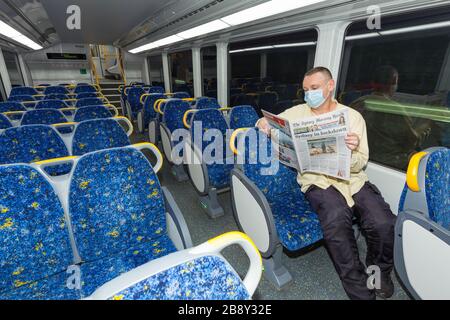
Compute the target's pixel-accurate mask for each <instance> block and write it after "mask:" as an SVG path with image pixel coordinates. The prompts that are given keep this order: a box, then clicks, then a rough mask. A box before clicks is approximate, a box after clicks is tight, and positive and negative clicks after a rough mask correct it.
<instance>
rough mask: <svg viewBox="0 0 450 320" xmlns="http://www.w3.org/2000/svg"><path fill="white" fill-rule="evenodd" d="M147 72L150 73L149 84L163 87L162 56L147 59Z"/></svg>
mask: <svg viewBox="0 0 450 320" xmlns="http://www.w3.org/2000/svg"><path fill="white" fill-rule="evenodd" d="M148 64H149V66H150V67H149V72H150V84H151V85H153V86H161V87H164V71H163V63H162V56H161V55H157V56H150V57H148Z"/></svg>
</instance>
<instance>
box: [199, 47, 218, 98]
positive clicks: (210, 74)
mask: <svg viewBox="0 0 450 320" xmlns="http://www.w3.org/2000/svg"><path fill="white" fill-rule="evenodd" d="M202 78H203V95H204V96H207V97H211V98H217V48H216V46H212V47H206V48H202Z"/></svg>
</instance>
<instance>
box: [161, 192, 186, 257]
mask: <svg viewBox="0 0 450 320" xmlns="http://www.w3.org/2000/svg"><path fill="white" fill-rule="evenodd" d="M162 191H163V195H164V200H165V204H166V212H167V214H168V215H169V216H170V218H171V220H172V221H173V224H174V225H171V224H170V223H168V225H167V228H168V230H167V231H168V234H169V237H170V238H171V239H172V241H173V242H174V243H175V246H176V247H177V249H179V250H180V249H188V248H192V246H193V245H192V239H191V234H190V232H189V229H188V226H187V223H186V220H185V219H184V216H183V214H182V213H181V210H180V208H179V207H178V205H177V203H176V202H175V199H174V197H173V195H172V193H171V192H170V191H169V189H167V187H162ZM180 241H181V242H182V243H181V244H180V243H179V242H180ZM177 242H178V243H177ZM180 245H182V248H179V247H180Z"/></svg>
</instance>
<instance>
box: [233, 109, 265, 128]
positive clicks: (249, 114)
mask: <svg viewBox="0 0 450 320" xmlns="http://www.w3.org/2000/svg"><path fill="white" fill-rule="evenodd" d="M258 120H259V116H258V114H257V113H256V111H255V109H254V108H253V107H252V106H236V107H234V108H233V109H231V112H230V128H231V129H233V130H236V129H239V128H251V127H254V126H255V124H256V122H257V121H258Z"/></svg>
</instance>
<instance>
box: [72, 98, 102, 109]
mask: <svg viewBox="0 0 450 320" xmlns="http://www.w3.org/2000/svg"><path fill="white" fill-rule="evenodd" d="M101 105H103V100H102V99H100V98H84V99H80V100H78V101H77V103H76V105H75V106H76V107H77V108H82V107H87V106H101Z"/></svg>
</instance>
